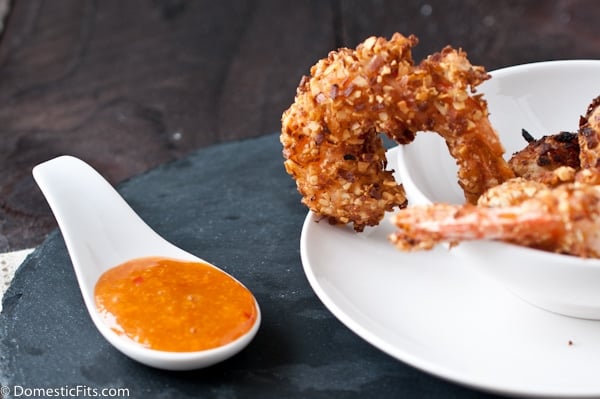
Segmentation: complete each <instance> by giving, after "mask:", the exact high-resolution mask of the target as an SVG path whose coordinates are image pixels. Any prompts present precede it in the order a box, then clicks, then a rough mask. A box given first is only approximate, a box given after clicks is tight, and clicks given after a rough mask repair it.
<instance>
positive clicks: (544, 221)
mask: <svg viewBox="0 0 600 399" xmlns="http://www.w3.org/2000/svg"><path fill="white" fill-rule="evenodd" d="M521 183H522V188H523V190H525V191H528V193H524V194H523V195H522V196H519V195H516V194H515V190H518V189H519V187H520V185H519V182H518V181H509V182H507V183H504V184H502V185H500V186H498V187H496V188H495V189H494V191H495V193H490V198H486V197H484V198H482V204H481V205H478V206H475V205H470V204H466V205H448V204H433V205H429V206H416V207H411V208H407V209H404V210H401V211H399V212H398V214H397V215H396V216H395V217H394V218H393V222H394V224H396V226H397V227H398V228H399V230H398V231H397V232H396V233H394V234H393V235H392V236H391V237H390V239H391V241H392V242H393V243H394V244H395V245H396V246H397V247H398V248H399V249H402V250H407V251H408V250H417V249H430V248H432V247H433V246H435V245H436V244H438V243H441V242H450V243H458V242H460V241H465V240H478V239H492V240H503V241H507V242H511V243H515V244H519V245H525V246H530V247H534V248H539V249H543V250H547V251H552V252H556V253H564V254H570V255H576V256H581V257H588V258H600V228H599V227H600V187H598V186H592V185H583V184H578V183H567V184H563V185H560V186H557V187H554V188H549V187H541V186H535V184H536V183H535V182H529V181H526V180H521ZM492 194H493V195H492ZM494 201H496V202H494ZM484 204H491V205H500V206H484Z"/></svg>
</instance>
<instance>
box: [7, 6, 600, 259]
mask: <svg viewBox="0 0 600 399" xmlns="http://www.w3.org/2000/svg"><path fill="white" fill-rule="evenodd" d="M598 21H600V3H598V2H597V1H595V0H560V1H549V0H525V1H523V0H518V1H517V0H514V1H501V0H469V1H464V0H430V1H417V0H403V1H398V0H390V1H384V0H371V1H364V0H356V1H343V0H314V1H303V0H297V1H293V2H288V1H277V0H263V1H260V0H257V1H214V0H213V1H183V0H129V1H120V0H104V1H94V0H60V1H43V0H16V1H13V2H12V6H11V11H10V14H9V15H8V18H7V20H6V26H5V29H4V31H3V34H2V37H1V40H0V135H1V136H0V251H6V250H16V249H21V248H26V247H32V246H36V245H38V244H39V243H40V242H41V241H43V239H44V238H45V237H46V235H47V233H48V232H49V231H50V230H52V229H53V228H54V227H55V222H54V218H53V217H52V215H51V213H50V211H49V208H48V207H47V205H46V203H45V200H44V199H43V197H42V195H41V193H40V192H39V191H38V189H37V187H36V185H35V183H34V181H33V179H32V178H31V168H32V167H33V166H34V165H35V164H37V163H39V162H42V161H45V160H47V159H49V158H52V157H54V156H57V155H61V154H72V155H75V156H78V157H81V158H82V159H84V160H86V161H87V162H89V163H91V164H92V165H93V166H94V167H96V168H97V169H98V170H99V171H100V172H101V173H102V174H104V175H105V176H106V177H107V178H108V179H109V180H110V181H111V182H112V183H113V184H118V183H119V182H122V181H124V180H126V179H128V178H129V177H131V176H134V175H137V174H140V173H142V172H144V171H147V170H149V169H151V168H153V167H155V166H157V165H159V164H163V163H165V162H169V161H171V160H174V159H178V158H181V157H185V156H186V155H187V154H189V153H190V152H192V151H194V150H196V149H198V148H202V147H206V146H209V145H211V144H215V143H220V142H224V141H231V140H238V139H243V138H249V137H256V136H261V135H265V134H269V133H273V132H277V131H279V128H280V116H281V113H282V112H283V111H284V110H285V109H286V108H287V107H288V106H289V105H290V104H291V102H292V101H293V98H294V94H295V88H296V86H297V84H298V82H299V80H300V78H301V76H302V75H303V74H307V73H308V71H309V68H310V66H311V65H313V64H314V63H315V62H316V61H317V60H318V59H320V58H322V57H325V56H326V55H327V53H328V52H329V51H330V50H332V49H335V48H338V47H340V46H349V47H354V46H356V45H357V44H358V43H359V42H361V41H362V40H364V39H365V38H366V37H368V36H370V35H383V36H386V37H389V36H391V34H392V33H393V32H396V31H398V32H401V33H403V34H405V35H408V34H411V33H414V34H415V35H417V36H418V37H419V39H420V44H419V46H418V47H417V48H416V49H415V51H414V58H415V60H417V61H418V60H420V59H421V58H423V57H424V56H426V55H427V54H430V53H432V52H435V51H437V50H440V49H441V48H442V47H443V46H445V45H447V44H450V45H452V46H454V47H462V48H463V49H464V50H465V51H467V53H468V54H469V58H470V59H471V61H472V62H473V63H474V64H481V65H484V66H485V67H486V68H487V69H488V70H493V69H497V68H500V67H504V66H508V65H513V64H520V63H526V62H534V61H545V60H555V59H569V58H600V24H599V23H598ZM599 92H600V88H599ZM556 95H557V96H558V95H560V93H556ZM223 161H224V162H225V161H226V159H224V160H223Z"/></svg>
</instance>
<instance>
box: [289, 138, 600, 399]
mask: <svg viewBox="0 0 600 399" xmlns="http://www.w3.org/2000/svg"><path fill="white" fill-rule="evenodd" d="M394 153H395V150H391V151H390V154H388V156H389V159H390V160H394V159H395V154H394ZM392 231H393V226H391V223H390V222H389V220H384V221H383V222H382V223H381V224H380V226H378V227H375V228H372V229H368V230H367V231H365V232H363V233H355V232H354V231H353V230H352V229H351V228H350V227H348V226H344V227H340V226H331V225H330V224H329V223H327V221H323V222H321V223H319V222H318V219H317V218H316V217H314V215H312V214H310V213H309V215H308V216H307V218H306V220H305V223H304V226H303V229H302V237H301V244H300V245H301V255H302V263H303V265H304V270H305V273H306V275H307V277H308V280H309V282H310V284H311V286H312V288H313V289H314V291H315V292H316V294H317V295H318V297H319V298H320V299H321V301H322V302H323V303H324V304H325V306H326V307H327V308H328V309H329V310H330V311H331V312H332V313H333V314H334V315H335V316H336V317H337V318H338V319H339V320H340V321H341V322H342V323H344V324H345V325H346V326H347V327H348V328H350V329H351V330H352V331H354V332H355V333H356V334H358V335H359V336H360V337H362V338H363V339H365V340H366V341H368V342H370V343H371V344H373V345H374V346H376V347H377V348H379V349H381V350H382V351H384V352H386V353H387V354H389V355H391V356H393V357H395V358H397V359H399V360H401V361H403V362H405V363H407V364H410V365H412V366H414V367H416V368H418V369H421V370H423V371H426V372H428V373H431V374H433V375H436V376H438V377H441V378H443V379H447V380H450V381H453V382H456V383H459V384H463V385H466V386H470V387H473V388H477V389H481V390H486V391H491V392H497V393H503V394H510V395H528V396H540V397H569V398H575V397H600V322H598V321H590V320H582V319H575V318H569V317H565V316H560V315H556V314H553V313H550V312H547V311H544V310H541V309H538V308H536V307H534V306H532V305H530V304H528V303H525V302H524V301H522V300H521V299H519V298H517V297H516V296H514V295H513V294H511V293H510V292H508V291H507V290H506V289H505V288H504V287H502V286H500V285H499V284H497V283H496V282H494V281H492V280H491V279H490V278H488V277H486V276H485V275H484V274H483V273H480V272H478V271H477V265H468V264H465V263H463V262H464V261H461V262H459V260H458V258H456V257H455V256H454V255H453V254H452V251H448V250H447V249H445V248H443V247H440V248H438V249H436V250H434V251H431V252H418V253H402V252H400V251H398V250H396V249H395V248H394V247H393V246H392V245H391V244H390V243H389V242H388V241H387V236H388V235H389V234H390V233H391V232H392Z"/></svg>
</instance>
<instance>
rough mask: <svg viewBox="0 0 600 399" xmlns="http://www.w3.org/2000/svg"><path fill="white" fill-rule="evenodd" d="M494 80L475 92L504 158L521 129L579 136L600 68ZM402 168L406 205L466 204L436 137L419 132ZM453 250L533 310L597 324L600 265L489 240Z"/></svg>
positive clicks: (513, 71) (599, 88) (579, 66)
mask: <svg viewBox="0 0 600 399" xmlns="http://www.w3.org/2000/svg"><path fill="white" fill-rule="evenodd" d="M491 75H492V78H491V79H490V80H488V81H486V82H485V83H484V84H482V85H481V86H480V87H479V89H478V91H479V92H482V93H484V96H485V97H484V98H485V99H486V100H487V101H488V106H489V110H490V120H491V122H492V125H493V126H494V127H495V128H496V130H497V131H498V133H499V135H500V140H501V141H502V144H503V145H504V148H505V150H506V154H505V155H506V158H507V159H508V158H509V157H510V156H511V154H512V153H514V152H516V151H518V150H520V149H522V148H524V147H525V145H526V144H527V143H526V141H525V140H524V139H523V137H522V136H521V129H525V130H527V131H528V132H529V133H531V134H532V135H533V136H534V137H536V138H539V137H541V136H543V135H547V134H554V133H558V132H560V131H570V132H576V131H577V128H578V124H579V116H580V115H583V114H584V113H585V111H586V109H587V106H588V105H589V103H590V102H591V101H592V99H593V98H595V97H597V96H598V95H600V61H593V60H569V61H549V62H540V63H534V64H526V65H519V66H514V67H509V68H504V69H500V70H497V71H493V72H491ZM397 169H398V174H399V177H400V180H401V181H402V183H403V184H404V188H405V189H406V192H407V196H408V199H409V206H410V205H415V204H429V203H432V202H445V203H455V204H462V203H464V202H465V200H464V196H463V192H462V190H461V188H460V187H459V186H458V183H457V178H456V172H457V167H456V163H455V161H454V159H453V158H452V157H450V155H449V153H448V149H447V147H446V145H445V144H444V142H443V140H442V139H441V137H440V136H439V135H437V134H435V133H420V134H418V135H417V138H416V140H415V141H414V142H412V143H411V144H408V145H406V146H402V147H401V148H400V149H399V151H398V168H397ZM451 251H452V253H455V254H456V255H458V256H461V257H463V258H464V259H465V261H468V262H470V263H471V264H472V265H473V266H474V267H476V268H477V269H478V270H480V271H482V272H484V273H485V274H487V275H488V276H490V277H491V278H493V279H495V280H497V281H499V282H500V283H502V284H504V285H505V286H506V287H507V288H508V289H509V290H511V291H512V292H513V293H515V294H516V295H518V296H519V297H521V298H522V299H524V300H526V301H527V302H530V303H531V304H534V305H537V306H538V307H541V308H543V309H546V310H549V311H553V312H556V313H560V314H564V315H568V316H574V317H581V318H588V319H600V260H596V259H582V258H578V257H574V256H568V255H559V254H553V253H548V252H544V251H540V250H535V249H530V248H526V247H521V246H518V245H512V244H507V243H503V242H497V241H485V240H480V241H471V242H463V243H461V244H460V245H458V246H457V247H455V248H453V249H452V250H451ZM449 256H450V255H449Z"/></svg>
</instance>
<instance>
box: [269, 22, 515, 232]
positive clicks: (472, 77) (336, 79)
mask: <svg viewBox="0 0 600 399" xmlns="http://www.w3.org/2000/svg"><path fill="white" fill-rule="evenodd" d="M416 44H417V38H416V37H414V36H409V37H404V36H402V35H401V34H398V33H396V34H394V35H393V36H392V38H391V39H390V40H389V41H388V40H386V39H384V38H376V37H370V38H368V39H366V40H365V41H364V42H363V43H362V44H360V45H359V46H358V47H357V48H356V49H355V50H352V49H348V48H342V49H340V50H338V51H332V52H331V53H329V56H328V57H327V58H325V59H322V60H320V61H319V62H317V64H315V65H314V66H313V67H312V68H311V75H310V77H304V78H303V79H302V81H301V83H300V85H299V87H298V89H297V92H296V98H295V101H294V103H293V104H292V105H291V106H290V108H289V109H287V110H286V111H285V112H284V113H283V116H282V131H281V136H280V139H281V143H282V145H283V156H284V158H285V163H284V164H285V168H286V171H287V172H288V173H289V174H290V175H291V176H292V177H293V178H294V179H295V180H296V185H297V188H298V191H299V192H300V194H301V195H302V197H303V198H302V202H303V203H304V204H305V205H307V206H308V207H309V208H310V209H311V210H312V211H313V212H315V213H316V214H319V215H322V216H324V217H327V218H328V219H329V220H330V221H331V222H332V223H342V224H345V223H353V225H354V229H355V230H357V231H362V230H363V229H364V227H365V226H373V225H377V224H378V223H379V222H380V220H381V219H382V218H383V215H384V214H385V212H386V211H390V210H392V209H393V208H395V207H405V206H406V203H407V202H406V197H405V193H404V189H403V187H402V186H401V185H398V184H397V183H396V181H395V180H394V177H393V175H392V172H391V171H389V170H386V159H385V150H384V146H383V143H382V140H381V137H380V136H379V134H378V133H385V134H386V135H387V136H389V137H390V138H391V139H393V140H395V141H396V142H398V143H400V144H407V143H410V142H411V141H412V140H413V139H414V137H415V134H416V133H417V132H418V131H434V132H437V133H439V134H440V135H441V136H442V137H443V138H444V139H445V140H446V143H447V145H448V148H449V150H450V153H451V154H452V156H453V157H454V158H455V159H456V161H457V163H458V166H459V172H458V181H459V184H460V185H461V187H462V188H463V191H464V193H465V197H466V199H467V201H469V202H471V203H474V202H475V201H477V198H478V197H479V196H480V195H481V194H482V193H483V192H484V191H485V190H486V189H487V188H489V187H492V186H495V185H497V184H500V183H502V182H503V181H505V180H507V179H509V178H511V177H513V172H512V170H511V169H510V168H509V166H508V164H507V163H506V161H505V160H504V159H503V157H502V155H503V152H504V149H503V148H502V145H501V144H500V142H499V140H498V136H497V134H496V132H495V131H494V129H493V128H492V127H491V125H490V123H489V120H488V111H487V104H486V102H485V101H484V100H483V98H482V97H481V96H480V95H475V94H474V92H475V87H476V86H477V85H479V84H480V83H481V82H483V81H484V80H486V79H488V77H489V75H488V74H487V73H486V72H485V70H484V68H483V67H479V66H473V65H471V63H470V62H469V61H468V60H467V57H466V54H465V53H464V52H462V51H460V50H455V49H453V48H451V47H446V48H444V49H443V50H442V51H441V52H440V53H436V54H434V55H431V56H429V57H428V58H427V59H425V60H423V61H422V62H421V63H420V64H419V65H414V63H413V59H412V55H411V49H412V47H414V46H415V45H416ZM432 173H436V172H435V171H432Z"/></svg>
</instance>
